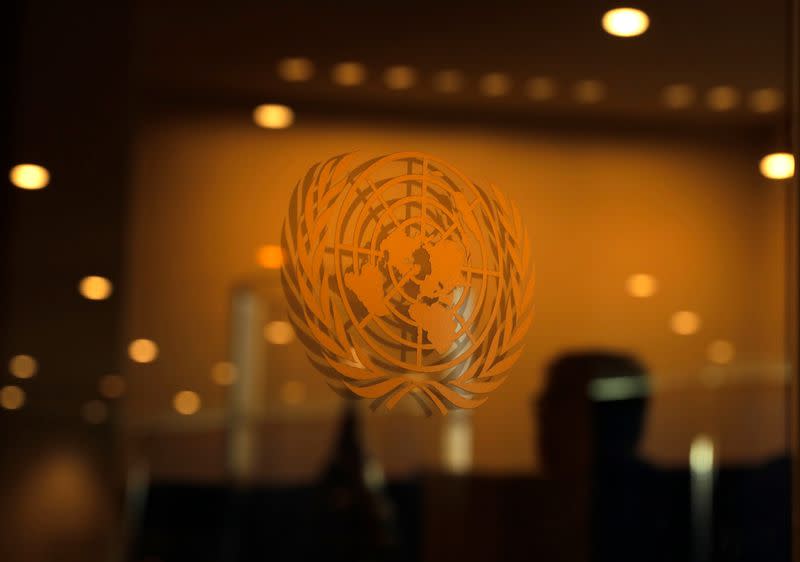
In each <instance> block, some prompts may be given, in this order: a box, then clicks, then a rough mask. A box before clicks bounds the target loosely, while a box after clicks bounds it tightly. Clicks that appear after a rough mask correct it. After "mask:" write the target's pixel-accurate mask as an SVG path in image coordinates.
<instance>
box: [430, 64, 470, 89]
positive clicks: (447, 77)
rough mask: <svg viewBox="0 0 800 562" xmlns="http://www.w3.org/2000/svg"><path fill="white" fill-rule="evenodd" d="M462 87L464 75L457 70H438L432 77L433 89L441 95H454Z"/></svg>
mask: <svg viewBox="0 0 800 562" xmlns="http://www.w3.org/2000/svg"><path fill="white" fill-rule="evenodd" d="M463 87H464V75H463V74H461V72H459V71H458V70H440V71H439V72H437V73H436V74H434V75H433V89H434V90H436V91H437V92H439V93H442V94H454V93H456V92H458V91H459V90H461V89H462V88H463Z"/></svg>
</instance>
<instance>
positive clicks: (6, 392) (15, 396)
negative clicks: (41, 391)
mask: <svg viewBox="0 0 800 562" xmlns="http://www.w3.org/2000/svg"><path fill="white" fill-rule="evenodd" d="M24 404H25V391H24V390H22V389H21V388H20V387H18V386H15V385H13V384H10V385H8V386H4V387H3V388H0V406H2V407H3V408H5V409H6V410H19V409H20V408H22V406H23V405H24Z"/></svg>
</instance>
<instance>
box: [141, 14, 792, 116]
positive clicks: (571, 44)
mask: <svg viewBox="0 0 800 562" xmlns="http://www.w3.org/2000/svg"><path fill="white" fill-rule="evenodd" d="M624 4H625V5H631V3H624ZM618 5H619V4H611V3H607V2H599V1H587V0H583V1H581V0H560V1H558V2H543V1H530V2H525V3H523V2H518V3H492V2H483V3H474V2H462V3H452V2H439V3H436V2H428V3H418V2H404V3H399V2H391V3H389V2H372V3H367V2H351V3H347V4H345V3H342V2H335V3H334V2H280V3H278V2H246V1H233V2H231V1H228V2H225V3H220V2H212V3H202V2H185V1H180V2H159V1H155V0H143V1H141V2H139V3H138V4H137V7H136V10H137V13H136V15H135V22H136V24H135V27H134V38H135V59H134V60H135V68H136V76H137V78H138V80H139V81H140V85H141V87H142V89H143V90H144V91H145V92H146V93H147V95H149V96H151V97H152V98H164V97H172V99H173V100H178V101H180V100H185V101H189V100H195V101H196V100H203V99H207V100H211V99H214V100H217V101H221V102H227V103H230V102H233V103H236V102H238V101H242V100H247V101H251V100H260V99H265V100H266V99H276V100H287V101H293V102H298V103H325V104H342V105H347V104H350V105H356V104H357V105H358V107H367V106H375V107H379V108H384V109H392V108H395V109H401V108H405V109H408V108H423V107H424V108H428V109H434V110H436V109H444V108H446V109H447V110H449V111H459V110H460V111H484V112H501V113H502V112H513V113H516V114H518V113H520V112H528V113H531V114H534V115H535V114H537V113H539V114H543V113H547V114H552V115H563V114H575V115H605V116H613V117H617V118H619V117H625V116H627V117H634V118H642V117H646V118H658V117H662V118H663V117H664V115H665V114H667V113H669V115H668V118H669V119H675V118H678V119H681V118H682V119H691V120H696V119H703V120H711V121H714V120H716V121H725V122H736V123H764V122H769V121H772V122H774V121H775V120H776V115H775V114H771V115H758V114H755V113H753V112H752V111H748V110H747V106H746V104H745V103H741V104H740V105H739V107H738V108H736V109H734V110H732V111H728V112H725V113H724V114H716V113H714V112H711V111H709V110H708V109H707V108H706V107H705V105H704V104H703V103H702V99H703V96H704V93H705V92H707V90H708V89H709V88H711V87H714V86H718V85H730V86H733V87H734V88H736V89H737V90H738V91H740V92H741V94H742V96H743V99H745V97H746V95H747V93H748V92H751V91H752V90H755V89H759V88H766V87H769V88H780V89H784V85H785V82H786V80H785V73H786V68H787V52H788V51H787V47H786V44H785V43H786V41H785V36H786V29H787V17H788V16H787V13H788V8H787V1H786V0H760V1H759V2H748V1H741V0H737V1H731V0H728V1H725V0H704V1H697V0H694V1H692V0H673V1H669V2H664V1H660V2H638V3H634V4H633V5H634V6H636V7H640V8H642V9H643V10H645V11H646V12H647V13H648V14H649V15H650V18H651V26H650V29H649V30H648V31H647V33H645V34H644V35H643V36H641V37H637V38H629V39H620V38H616V37H612V36H610V35H608V34H607V33H605V32H604V31H603V30H602V28H601V26H600V18H601V16H602V14H603V13H604V12H605V11H606V10H607V9H608V8H610V7H615V6H618ZM287 56H304V57H308V58H309V59H311V60H312V61H313V62H314V63H315V68H316V73H315V75H314V77H313V79H312V80H310V81H308V82H304V83H286V82H283V81H281V80H280V79H279V78H278V76H277V74H276V71H275V69H276V64H277V61H278V60H280V59H281V58H283V57H287ZM344 60H355V61H359V62H362V63H363V64H364V65H365V66H366V68H367V71H368V75H367V80H366V82H365V83H364V84H363V85H361V86H359V87H356V88H341V87H338V86H335V85H334V84H332V83H331V81H330V79H329V69H330V66H331V65H332V64H334V63H336V62H339V61H344ZM393 64H405V65H411V66H413V67H414V68H415V69H417V71H418V72H419V75H420V81H419V84H418V86H416V87H414V88H412V89H410V90H408V91H403V92H395V91H391V90H388V89H387V88H385V87H384V86H383V84H382V82H381V74H382V72H383V70H384V69H385V68H386V67H387V66H389V65H393ZM445 68H455V69H459V70H461V71H463V73H464V75H465V77H466V83H465V87H464V90H463V91H462V92H460V93H458V94H455V95H449V96H443V95H442V94H440V93H437V92H435V91H434V90H433V89H432V88H431V87H430V84H431V80H430V78H431V76H432V75H433V73H434V72H436V71H437V70H441V69H445ZM488 72H504V73H507V74H508V75H509V77H510V78H511V79H512V83H513V86H512V89H511V91H510V93H509V94H508V95H506V96H502V97H500V98H492V99H487V98H486V97H484V96H481V95H480V92H479V90H478V88H477V83H478V80H479V78H480V76H482V75H484V74H485V73H488ZM531 76H548V77H551V78H553V79H554V80H556V82H557V84H558V85H559V86H560V88H559V95H557V96H556V97H555V98H554V99H553V100H551V101H549V102H547V103H546V104H541V103H540V104H538V105H537V104H535V103H532V102H531V100H530V99H528V98H526V96H525V95H524V91H523V88H522V83H523V82H524V80H525V79H527V78H529V77H531ZM584 79H595V80H600V81H602V82H603V83H604V84H605V85H606V88H607V95H606V97H605V98H604V99H603V101H602V102H601V103H597V104H593V105H590V106H580V107H579V106H578V105H577V104H576V103H575V102H574V101H573V100H572V99H571V97H570V96H569V95H568V91H569V88H570V86H571V85H572V84H574V83H575V82H576V81H578V80H584ZM674 83H685V84H689V85H691V86H692V87H693V88H694V89H696V91H697V93H698V102H697V103H696V104H694V106H693V108H690V109H688V110H685V111H683V112H681V115H682V116H683V117H680V116H678V117H675V112H674V111H673V112H668V111H667V110H665V109H664V106H663V103H662V102H661V92H662V90H663V88H664V87H665V86H667V85H669V84H674Z"/></svg>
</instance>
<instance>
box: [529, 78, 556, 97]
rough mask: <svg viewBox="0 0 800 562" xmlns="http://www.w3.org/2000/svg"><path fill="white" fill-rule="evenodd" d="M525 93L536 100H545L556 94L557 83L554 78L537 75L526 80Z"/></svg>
mask: <svg viewBox="0 0 800 562" xmlns="http://www.w3.org/2000/svg"><path fill="white" fill-rule="evenodd" d="M525 94H526V95H527V96H528V97H529V98H531V99H532V100H534V101H544V100H547V99H550V98H552V97H553V96H555V95H556V83H555V81H554V80H553V79H552V78H547V77H545V76H537V77H535V78H531V79H529V80H528V81H527V82H525Z"/></svg>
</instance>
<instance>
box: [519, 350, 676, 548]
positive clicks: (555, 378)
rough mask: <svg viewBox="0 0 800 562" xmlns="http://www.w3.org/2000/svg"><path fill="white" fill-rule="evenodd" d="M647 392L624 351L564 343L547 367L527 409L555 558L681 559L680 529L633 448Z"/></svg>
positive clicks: (642, 372)
mask: <svg viewBox="0 0 800 562" xmlns="http://www.w3.org/2000/svg"><path fill="white" fill-rule="evenodd" d="M648 394H649V381H648V377H647V371H646V369H645V368H644V366H643V365H642V364H641V363H639V362H638V361H637V360H636V359H634V358H633V357H631V356H629V355H625V354H620V353H613V352H607V351H597V352H593V351H587V352H574V353H567V354H564V355H561V356H559V357H558V358H556V359H555V360H554V361H553V362H552V363H551V364H550V366H549V367H548V369H547V383H546V386H545V390H544V392H543V394H542V395H541V396H540V397H539V399H538V401H537V404H536V405H535V410H536V411H537V412H538V421H539V447H540V453H541V458H542V463H543V465H544V470H545V474H546V478H547V483H548V485H549V487H550V490H549V493H548V496H550V497H551V498H552V499H551V501H552V503H553V504H554V505H553V508H552V517H550V520H549V521H548V522H547V523H546V528H545V529H542V531H543V532H542V537H543V539H542V540H543V541H547V542H548V544H547V545H543V546H544V548H545V550H546V551H548V552H552V553H553V555H554V556H555V557H556V559H560V560H575V561H577V560H592V561H601V562H605V561H611V560H614V561H615V562H623V561H626V560H661V559H664V560H667V559H686V557H685V554H686V552H688V550H687V546H686V537H688V529H678V528H676V527H675V526H674V525H672V524H671V523H669V522H671V521H676V520H678V521H680V520H681V518H675V517H672V516H671V514H672V513H673V512H674V508H670V507H666V506H665V505H664V502H663V498H662V497H661V494H660V491H659V489H660V484H664V483H663V482H661V483H659V480H660V476H661V475H660V474H659V473H658V471H657V470H655V469H654V468H653V467H651V466H650V465H649V464H648V463H646V462H644V461H643V460H641V459H640V458H639V457H638V456H637V445H638V442H639V438H640V437H641V433H642V427H643V423H644V417H645V412H646V409H647V401H648ZM667 488H669V486H667ZM678 488H683V493H682V494H681V493H678V497H680V496H681V495H683V496H684V498H685V493H686V488H685V486H681V485H680V484H678ZM671 505H673V506H677V505H680V504H679V503H677V504H676V503H675V502H672V504H671ZM683 505H687V504H683ZM662 516H664V517H666V519H663V518H662ZM665 520H666V521H667V524H666V525H665V524H664V521H665ZM670 533H676V534H675V535H674V536H669V534H670ZM664 543H668V544H664ZM655 545H660V546H659V548H654V547H655Z"/></svg>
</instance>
